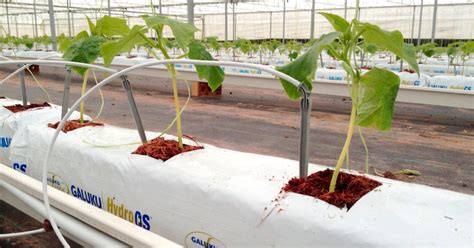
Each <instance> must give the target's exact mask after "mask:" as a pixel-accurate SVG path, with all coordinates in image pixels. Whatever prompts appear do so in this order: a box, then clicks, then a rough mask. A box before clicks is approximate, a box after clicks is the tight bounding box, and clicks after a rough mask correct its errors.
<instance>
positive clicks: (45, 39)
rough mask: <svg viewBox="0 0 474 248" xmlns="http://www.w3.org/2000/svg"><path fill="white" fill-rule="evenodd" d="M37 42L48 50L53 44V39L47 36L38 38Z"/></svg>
mask: <svg viewBox="0 0 474 248" xmlns="http://www.w3.org/2000/svg"><path fill="white" fill-rule="evenodd" d="M35 42H36V43H38V44H41V45H43V46H44V47H45V49H46V50H48V46H49V45H51V44H52V41H51V38H50V37H49V36H47V35H43V36H38V37H37V38H36V40H35Z"/></svg>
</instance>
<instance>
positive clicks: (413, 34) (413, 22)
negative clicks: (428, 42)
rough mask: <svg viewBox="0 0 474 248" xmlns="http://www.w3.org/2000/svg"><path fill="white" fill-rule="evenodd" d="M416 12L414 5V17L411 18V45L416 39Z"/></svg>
mask: <svg viewBox="0 0 474 248" xmlns="http://www.w3.org/2000/svg"><path fill="white" fill-rule="evenodd" d="M415 12H416V5H413V16H412V18H411V41H410V43H412V44H414V42H413V40H414V39H415Z"/></svg>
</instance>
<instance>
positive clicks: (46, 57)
mask: <svg viewBox="0 0 474 248" xmlns="http://www.w3.org/2000/svg"><path fill="white" fill-rule="evenodd" d="M53 57H61V56H60V55H59V54H52V55H48V56H45V57H41V58H39V59H38V60H43V59H49V58H53ZM0 58H2V59H5V60H9V61H14V60H13V59H10V58H7V57H4V56H0ZM31 65H32V64H25V65H23V66H22V67H20V68H18V69H17V70H16V71H14V72H12V73H10V75H8V76H7V77H6V78H4V79H3V80H1V81H0V85H2V84H3V83H5V81H8V80H9V79H10V78H12V77H13V76H15V75H16V74H18V73H20V72H21V71H23V70H24V69H26V68H27V67H29V66H31ZM28 71H29V70H28ZM30 73H31V72H30ZM31 74H32V75H33V73H31Z"/></svg>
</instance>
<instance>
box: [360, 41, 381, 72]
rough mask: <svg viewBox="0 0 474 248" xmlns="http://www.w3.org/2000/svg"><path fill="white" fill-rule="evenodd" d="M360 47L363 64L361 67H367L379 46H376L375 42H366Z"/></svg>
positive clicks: (361, 63)
mask: <svg viewBox="0 0 474 248" xmlns="http://www.w3.org/2000/svg"><path fill="white" fill-rule="evenodd" d="M358 47H359V49H360V59H361V62H360V65H361V67H362V66H364V67H367V66H368V63H369V60H370V58H371V57H372V56H373V55H374V54H375V53H377V51H378V48H377V46H375V45H373V44H367V43H365V42H362V43H360V44H359V45H358ZM364 61H365V64H364Z"/></svg>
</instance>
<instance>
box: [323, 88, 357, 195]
mask: <svg viewBox="0 0 474 248" xmlns="http://www.w3.org/2000/svg"><path fill="white" fill-rule="evenodd" d="M352 87H355V85H353V86H352ZM356 113H357V105H356V104H354V103H353V104H352V110H351V119H350V121H349V130H348V131H347V137H346V142H345V143H344V147H343V148H342V151H341V154H340V155H339V159H338V160H337V164H336V168H334V173H333V174H332V178H331V184H330V185H329V193H332V192H334V190H335V189H336V182H337V177H338V176H339V171H340V170H341V167H342V164H343V163H344V158H345V157H346V155H347V152H348V151H349V146H350V144H351V140H352V134H353V133H354V126H355V119H356Z"/></svg>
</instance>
